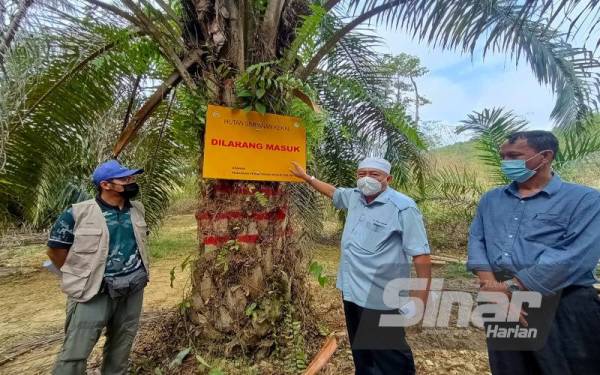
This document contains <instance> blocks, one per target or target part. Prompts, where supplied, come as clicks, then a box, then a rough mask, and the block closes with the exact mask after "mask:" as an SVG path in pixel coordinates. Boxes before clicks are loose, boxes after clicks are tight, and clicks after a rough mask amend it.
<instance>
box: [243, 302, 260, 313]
mask: <svg viewBox="0 0 600 375" xmlns="http://www.w3.org/2000/svg"><path fill="white" fill-rule="evenodd" d="M256 306H257V304H256V302H252V303H251V304H250V305H248V307H246V310H244V313H245V314H246V316H251V315H252V313H253V312H254V310H255V309H256Z"/></svg>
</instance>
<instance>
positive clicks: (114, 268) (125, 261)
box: [48, 196, 142, 276]
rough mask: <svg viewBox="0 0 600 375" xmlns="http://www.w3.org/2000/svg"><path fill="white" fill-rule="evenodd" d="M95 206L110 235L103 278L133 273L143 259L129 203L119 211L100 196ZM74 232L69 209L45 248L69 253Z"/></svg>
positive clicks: (59, 219) (71, 212)
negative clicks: (97, 207)
mask: <svg viewBox="0 0 600 375" xmlns="http://www.w3.org/2000/svg"><path fill="white" fill-rule="evenodd" d="M96 202H97V203H98V205H99V206H100V208H101V210H102V215H103V216H104V218H105V219H106V225H107V227H108V235H109V245H108V259H107V261H106V270H105V271H104V276H120V275H126V274H129V273H131V272H133V271H135V270H136V269H138V268H139V267H140V266H141V265H142V258H141V257H140V253H139V251H138V247H137V242H136V240H135V235H134V232H133V224H132V223H131V213H130V208H131V203H130V202H129V201H126V202H125V206H124V207H123V209H122V210H121V209H120V208H119V207H117V206H112V205H110V204H109V203H107V202H105V201H104V200H102V198H100V196H97V197H96ZM74 228H75V218H74V217H73V209H72V208H71V207H69V208H68V209H67V210H66V211H64V212H63V213H62V214H61V215H60V216H59V218H58V220H56V223H55V224H54V225H53V227H52V229H51V230H50V236H49V239H48V247H50V248H63V249H69V248H70V247H71V245H72V244H73V239H74V234H73V230H74Z"/></svg>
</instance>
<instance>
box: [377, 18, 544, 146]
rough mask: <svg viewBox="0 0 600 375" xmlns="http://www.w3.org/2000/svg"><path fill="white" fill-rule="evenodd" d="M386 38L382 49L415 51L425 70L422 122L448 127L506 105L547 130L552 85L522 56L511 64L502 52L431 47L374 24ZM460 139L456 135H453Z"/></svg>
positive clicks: (421, 89)
mask: <svg viewBox="0 0 600 375" xmlns="http://www.w3.org/2000/svg"><path fill="white" fill-rule="evenodd" d="M376 33H377V34H378V35H379V36H380V37H382V38H383V39H384V41H385V44H386V45H385V46H382V47H381V48H380V50H381V52H384V53H392V54H399V53H402V52H404V53H408V54H410V55H413V56H417V57H419V58H420V60H421V65H423V66H425V67H426V68H428V69H429V73H428V74H426V75H425V76H423V77H421V78H419V79H418V80H417V84H418V87H419V94H420V95H421V96H424V97H425V98H427V99H429V101H431V104H428V105H426V106H423V107H422V108H421V119H422V121H436V122H439V123H440V124H442V125H445V126H447V127H453V126H456V125H458V124H459V121H460V120H463V119H465V118H466V117H467V115H468V114H469V113H471V112H473V111H481V110H482V109H484V108H492V107H504V108H506V109H508V110H512V111H513V112H514V113H515V114H517V115H519V116H521V117H523V118H525V119H526V120H528V121H529V123H530V125H529V127H528V128H529V129H544V130H550V129H551V128H552V127H553V123H552V120H551V119H550V112H551V111H552V108H553V106H554V96H553V94H552V90H551V88H550V87H547V86H544V85H540V84H539V83H538V82H537V81H536V79H535V77H534V75H533V73H532V72H531V69H530V68H529V66H528V65H527V63H526V61H522V62H520V63H519V66H516V65H515V62H514V61H512V60H511V59H509V58H507V57H505V56H503V55H500V54H496V55H488V56H486V57H485V60H483V59H482V56H481V54H479V55H477V54H476V55H475V56H473V57H471V56H470V55H469V54H461V53H459V52H453V51H445V50H442V49H441V48H436V49H433V48H431V47H429V46H428V45H427V44H425V43H419V42H416V41H412V40H411V39H410V38H409V37H407V36H406V34H403V33H402V32H401V31H398V32H396V31H387V30H385V29H384V28H378V29H376ZM456 140H458V139H456Z"/></svg>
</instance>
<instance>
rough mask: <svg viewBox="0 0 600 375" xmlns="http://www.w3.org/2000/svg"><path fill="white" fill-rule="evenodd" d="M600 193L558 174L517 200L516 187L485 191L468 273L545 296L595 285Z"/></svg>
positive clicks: (475, 221)
mask: <svg viewBox="0 0 600 375" xmlns="http://www.w3.org/2000/svg"><path fill="white" fill-rule="evenodd" d="M599 258H600V193H599V192H598V191H596V190H594V189H592V188H589V187H585V186H581V185H576V184H571V183H566V182H564V181H562V180H561V179H560V177H558V176H557V175H554V176H553V177H552V179H551V180H550V182H549V183H548V184H547V185H546V186H545V187H544V189H542V190H541V191H540V192H539V193H537V194H535V195H534V196H531V197H527V198H523V199H522V198H521V197H520V196H519V189H518V186H517V184H516V183H512V184H510V185H507V186H504V187H500V188H497V189H494V190H491V191H489V192H487V193H486V194H485V195H484V196H483V197H482V198H481V201H480V202H479V207H478V208H477V213H476V215H475V218H474V219H473V223H472V224H471V229H470V234H469V246H468V263H467V268H468V269H469V270H471V271H494V272H501V273H504V274H508V275H510V276H515V277H517V278H518V279H519V280H520V281H521V282H522V283H523V285H524V286H525V287H526V288H527V289H528V290H533V291H538V292H540V293H542V294H544V295H550V294H553V293H554V292H556V291H558V290H560V289H562V288H565V287H567V286H570V285H582V286H589V285H592V284H594V283H595V282H596V278H595V276H594V270H595V267H596V265H597V263H598V259H599Z"/></svg>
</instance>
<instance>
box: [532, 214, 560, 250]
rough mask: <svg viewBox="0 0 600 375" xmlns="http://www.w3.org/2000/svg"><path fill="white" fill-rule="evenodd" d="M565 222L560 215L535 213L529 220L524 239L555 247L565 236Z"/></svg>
mask: <svg viewBox="0 0 600 375" xmlns="http://www.w3.org/2000/svg"><path fill="white" fill-rule="evenodd" d="M566 231H567V221H566V219H565V218H564V217H563V216H562V215H558V214H551V213H537V214H535V215H534V216H533V218H532V219H531V220H530V222H529V225H528V230H527V233H526V235H525V239H526V240H527V241H531V242H539V243H542V244H544V245H548V246H555V245H556V244H557V243H558V242H560V241H561V240H562V239H563V238H564V237H565V234H566Z"/></svg>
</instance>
